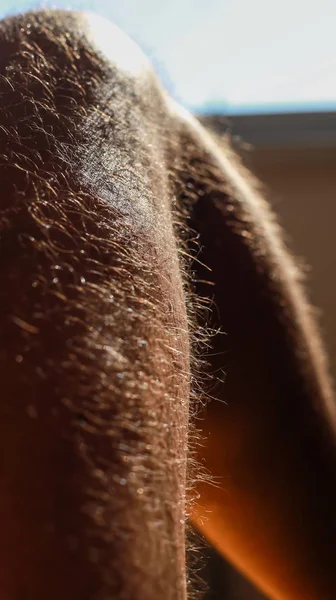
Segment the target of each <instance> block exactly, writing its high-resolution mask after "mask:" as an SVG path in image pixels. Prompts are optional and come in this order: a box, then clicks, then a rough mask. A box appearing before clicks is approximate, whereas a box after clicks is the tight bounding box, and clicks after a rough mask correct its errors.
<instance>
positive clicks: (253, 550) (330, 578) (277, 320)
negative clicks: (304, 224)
mask: <svg viewBox="0 0 336 600" xmlns="http://www.w3.org/2000/svg"><path fill="white" fill-rule="evenodd" d="M179 118H180V119H181V121H180V122H181V129H180V135H181V140H182V141H181V144H180V148H181V156H180V157H179V161H178V164H179V179H180V181H182V185H181V188H182V190H184V196H185V197H184V204H187V206H188V207H189V210H190V213H191V226H192V228H193V230H194V231H196V232H197V233H198V236H199V244H198V246H197V248H196V252H197V254H196V257H197V260H196V261H195V262H194V264H193V265H192V269H193V270H194V271H195V280H196V281H195V287H196V292H197V294H199V296H200V297H201V298H202V299H203V300H202V302H203V303H204V302H208V304H209V303H210V308H211V311H210V312H211V319H210V322H209V321H208V325H211V326H212V329H213V331H218V333H217V334H215V335H214V334H213V335H212V337H211V338H210V340H209V345H210V346H211V350H210V351H209V352H208V354H206V353H205V359H206V360H207V361H208V363H209V365H210V370H211V372H212V373H214V374H215V378H214V379H215V381H216V379H217V383H216V385H214V383H213V382H212V389H211V394H212V396H213V399H212V400H211V401H210V403H209V405H208V408H207V410H206V413H205V415H204V421H203V430H204V434H205V435H206V437H207V444H206V447H205V448H203V451H202V452H201V450H200V455H201V457H202V460H204V461H205V463H206V465H207V467H208V469H209V470H211V473H212V475H213V476H214V477H215V482H214V484H213V485H211V486H210V485H208V484H206V483H203V484H201V485H200V486H199V491H200V493H201V504H203V506H204V507H205V508H206V512H203V511H202V510H201V511H197V509H196V508H197V507H196V508H195V511H194V513H193V518H194V522H195V523H196V524H197V526H198V527H199V528H200V529H201V531H203V532H204V534H205V535H206V536H207V537H208V539H209V540H210V541H211V542H212V543H214V544H215V545H216V546H217V548H218V549H220V550H221V551H222V552H224V553H225V554H226V555H227V556H228V557H229V558H230V559H231V560H232V561H233V562H234V563H235V564H236V565H237V566H238V567H239V568H240V569H242V570H243V571H244V572H245V573H247V574H248V575H249V576H250V577H251V578H252V579H253V580H254V581H255V582H256V583H257V584H259V585H260V586H261V587H262V588H263V589H264V590H265V592H266V594H267V595H269V596H270V597H271V598H274V599H276V600H303V599H304V600H308V599H309V600H318V599H320V598H323V599H325V600H327V599H328V600H332V599H333V598H334V597H335V588H336V576H335V569H334V556H335V552H336V529H335V524H336V521H335V502H336V454H335V441H336V437H335V436H336V428H335V423H336V419H335V399H334V395H333V390H332V386H331V383H330V380H329V377H328V373H327V369H326V365H325V359H324V354H323V349H322V345H321V342H320V339H319V334H318V331H317V328H316V326H315V323H314V320H313V317H312V315H311V311H310V308H309V306H308V304H307V301H306V299H305V297H304V294H303V291H302V289H301V285H300V282H299V275H298V269H297V267H296V265H295V264H294V262H293V261H292V259H291V257H290V256H289V255H288V253H287V251H286V249H285V248H284V245H283V243H282V240H281V232H280V231H279V228H278V226H277V225H276V223H275V222H274V219H273V217H272V215H270V214H269V211H268V208H267V206H266V204H265V203H264V202H263V200H262V199H261V198H260V196H259V194H258V192H257V191H256V190H255V189H254V187H253V184H252V183H251V182H250V179H251V178H250V176H249V174H248V173H246V172H244V170H243V169H242V167H240V166H239V164H238V161H237V159H236V158H235V157H234V156H233V154H232V153H231V152H230V150H229V149H228V148H227V147H224V148H221V147H220V142H217V141H215V140H213V139H212V138H211V137H210V136H209V135H208V134H207V133H206V132H205V131H204V130H203V129H202V128H201V127H200V126H199V125H198V124H197V123H196V122H195V121H194V120H192V119H191V118H186V117H184V116H182V117H181V116H180V117H179ZM186 184H188V187H186ZM186 190H191V192H192V193H189V194H188V192H187V193H186ZM194 238H195V235H194ZM191 249H192V245H191ZM194 251H195V249H194ZM218 374H219V376H218V377H217V375H218ZM216 400H217V401H216ZM216 484H217V485H216Z"/></svg>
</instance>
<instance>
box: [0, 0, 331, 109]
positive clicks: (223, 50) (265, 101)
mask: <svg viewBox="0 0 336 600" xmlns="http://www.w3.org/2000/svg"><path fill="white" fill-rule="evenodd" d="M39 6H49V7H50V6H52V7H62V8H77V9H78V8H83V9H89V10H95V11H96V12H98V13H99V14H101V15H103V16H105V17H107V18H109V19H110V20H112V21H114V23H116V24H117V25H119V27H121V28H122V29H123V30H124V31H125V32H126V33H128V34H129V35H130V36H131V37H132V38H133V39H135V41H137V42H138V43H139V44H140V46H141V47H142V48H143V49H144V51H145V53H146V54H147V55H149V57H150V58H151V60H152V62H153V63H154V65H155V67H156V69H157V70H158V72H159V74H160V76H161V78H162V79H163V81H164V83H165V85H166V86H167V87H168V88H169V90H170V92H171V93H172V94H173V96H174V97H175V98H176V99H177V100H179V101H180V102H182V104H184V105H185V106H186V107H187V108H189V109H192V110H194V111H197V112H216V113H217V112H222V113H225V114H235V113H236V114H237V113H251V112H279V111H280V112H284V111H289V110H295V111H297V110H326V109H336V33H335V29H336V0H319V1H318V2H317V1H316V0H314V1H312V0H281V1H278V2H275V1H274V0H169V1H168V0H68V2H65V1H62V0H56V1H55V0H54V1H53V2H44V3H43V4H41V3H39V2H34V1H31V0H0V17H3V16H5V15H6V14H10V13H14V12H20V11H23V10H26V9H28V8H32V7H39Z"/></svg>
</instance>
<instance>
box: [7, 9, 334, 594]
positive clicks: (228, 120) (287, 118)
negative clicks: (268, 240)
mask: <svg viewBox="0 0 336 600" xmlns="http://www.w3.org/2000/svg"><path fill="white" fill-rule="evenodd" d="M41 6H44V7H46V6H48V7H62V8H80V9H83V8H85V9H89V10H94V11H96V12H98V13H100V14H102V15H104V16H106V17H108V18H109V19H111V20H113V21H114V22H115V23H116V24H117V25H119V26H120V27H121V28H122V29H123V30H124V31H125V32H126V33H128V34H129V35H130V36H131V37H132V38H133V39H135V41H137V42H138V44H139V45H140V46H141V47H142V48H143V49H144V51H145V53H146V54H147V55H148V56H149V57H150V59H151V60H152V62H153V64H154V66H155V68H156V70H157V72H158V74H159V76H160V77H161V79H162V81H163V82H164V84H165V86H166V87H167V88H168V89H169V91H170V93H171V94H172V95H173V96H174V97H175V98H176V99H177V100H179V101H180V102H181V103H182V104H183V105H184V106H186V107H187V108H189V109H190V110H192V111H193V112H195V113H197V114H198V115H199V116H200V117H201V118H202V120H203V122H204V123H205V125H206V126H208V127H210V128H212V129H214V130H215V131H217V132H218V133H223V134H229V135H230V136H231V138H232V142H233V144H234V146H235V147H236V149H237V151H238V152H239V153H240V154H241V155H242V157H243V160H244V162H245V163H246V164H247V165H248V166H249V168H250V169H251V170H252V171H253V172H254V173H255V174H256V175H257V176H258V177H259V178H260V179H261V180H262V181H263V182H264V184H265V185H264V188H265V193H266V195H267V198H268V199H269V201H270V203H271V204H272V206H273V208H274V210H275V211H276V212H277V214H278V215H279V219H280V221H281V223H282V225H283V227H284V229H285V232H286V237H287V242H288V244H289V246H290V247H291V248H292V250H293V251H294V253H295V254H296V255H297V256H299V257H300V259H302V260H303V261H304V263H305V264H306V265H307V267H306V273H307V287H308V291H309V293H310V298H311V300H312V302H313V304H314V305H315V306H316V307H317V308H318V312H319V315H320V324H321V327H322V331H323V335H324V338H325V341H326V344H327V348H328V350H329V355H330V361H331V370H332V372H333V373H334V374H335V373H336V314H335V311H334V305H335V299H336V282H335V277H334V269H335V267H336V235H335V222H336V198H335V189H336V169H335V166H336V165H335V163H336V35H335V24H336V2H335V1H334V0H319V2H314V1H312V0H281V2H270V1H269V0H254V1H253V2H251V0H170V2H163V0H122V1H121V0H70V1H69V2H61V1H56V2H52V3H48V2H46V3H43V4H41V3H36V2H31V1H25V0H1V4H0V17H3V16H5V15H7V14H10V13H14V12H20V11H23V10H27V9H28V8H36V7H41ZM203 553H204V557H205V559H204V561H203V562H204V564H205V567H204V568H203V569H202V570H201V573H200V575H201V577H203V579H204V580H206V581H207V583H208V589H209V591H208V592H207V594H206V600H262V599H263V600H265V599H264V597H263V596H261V595H260V594H259V593H258V592H257V591H256V590H255V589H254V588H253V587H252V586H251V585H250V584H249V583H248V582H247V581H246V580H245V579H244V578H243V577H242V576H240V575H239V574H238V573H237V572H236V571H235V570H234V569H232V568H231V567H230V566H229V565H228V564H227V563H226V562H225V561H224V559H223V558H221V557H219V556H218V555H217V554H216V553H215V551H214V550H212V549H211V548H206V547H205V548H204V551H203Z"/></svg>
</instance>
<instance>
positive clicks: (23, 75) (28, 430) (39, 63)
mask: <svg viewBox="0 0 336 600" xmlns="http://www.w3.org/2000/svg"><path fill="white" fill-rule="evenodd" d="M0 46H1V48H0V50H1V51H0V63H1V64H0V74H1V77H0V95H1V101H0V155H1V162H0V174H1V190H0V257H1V258H0V260H1V276H2V285H1V288H0V341H1V346H0V368H1V381H2V395H1V405H0V406H1V421H0V440H1V442H0V443H1V454H0V456H2V459H1V462H0V481H1V495H0V524H1V531H2V536H1V545H0V565H1V567H0V595H1V597H4V598H6V599H7V598H8V600H42V599H45V598H48V599H50V600H56V599H59V598H63V599H65V600H67V599H69V600H70V598H71V600H85V599H87V600H91V599H92V600H107V599H108V600H110V599H112V598H113V599H117V600H154V599H155V600H156V599H158V598H160V599H162V600H163V599H164V600H185V598H186V594H187V591H186V579H187V577H186V569H185V563H186V559H185V519H186V515H187V514H188V513H191V518H192V520H193V521H194V523H195V524H196V525H197V526H198V528H199V529H200V530H201V531H202V532H203V533H204V534H205V535H206V536H207V537H208V538H209V540H210V541H212V542H213V543H214V544H215V545H216V546H217V548H218V549H219V550H220V551H221V552H223V553H225V554H226V555H227V556H228V557H229V558H230V559H231V560H232V561H233V562H235V563H236V564H237V565H238V566H239V567H240V568H241V569H242V570H244V571H245V572H246V573H247V574H248V575H249V576H250V577H251V578H252V579H254V581H256V582H257V583H258V584H259V585H260V586H261V587H263V589H264V590H266V591H267V592H268V593H269V595H270V596H271V598H274V599H275V600H303V599H305V600H320V599H321V598H323V600H332V598H334V589H336V575H335V569H334V567H333V556H335V550H336V548H335V546H336V532H335V516H334V506H335V505H336V497H335V496H336V487H335V477H336V475H335V473H336V468H335V467H336V463H335V449H334V446H335V429H334V426H335V405H334V399H333V393H332V390H331V387H330V382H329V379H328V375H327V373H326V368H325V365H324V358H323V352H322V350H321V348H320V342H319V336H318V333H317V332H316V330H315V326H314V323H313V320H312V317H311V315H310V313H309V308H308V307H307V305H306V302H305V299H304V296H303V294H302V291H301V288H300V285H299V283H298V281H297V280H298V275H297V270H296V267H295V266H294V264H293V263H292V260H291V259H290V257H289V256H288V255H287V253H286V250H285V249H284V248H283V245H282V242H281V233H280V232H279V230H278V228H277V226H276V225H275V224H274V222H273V218H272V216H271V215H269V211H268V208H267V206H266V205H265V204H264V203H263V201H262V200H260V198H259V197H258V194H257V193H256V192H255V191H254V190H253V186H252V184H250V176H249V175H248V174H247V173H245V172H244V171H243V170H242V168H241V167H239V166H238V165H237V161H236V159H235V157H234V156H232V154H231V152H230V150H229V149H228V148H226V147H223V148H222V147H220V142H217V141H215V140H213V139H212V138H211V137H210V136H209V135H208V134H207V133H206V132H205V131H204V130H203V128H202V127H201V126H200V125H199V124H198V122H196V120H194V119H192V118H191V117H190V116H189V115H188V114H186V113H185V112H184V111H183V110H182V109H180V108H179V107H178V106H176V105H175V103H174V102H173V101H172V100H170V99H169V97H168V96H167V94H166V93H165V92H164V90H163V89H162V88H161V86H160V84H159V83H158V81H157V78H156V76H155V74H154V73H153V71H152V69H151V67H150V66H149V64H148V62H147V60H146V59H145V58H144V56H143V55H142V53H141V52H140V50H139V49H138V48H137V47H136V46H134V44H133V43H132V42H131V41H130V40H128V39H127V38H126V37H125V36H123V34H121V32H119V31H118V30H117V29H116V28H114V27H113V26H112V25H110V24H108V23H107V22H106V21H104V20H100V19H99V18H97V17H95V16H93V15H90V14H84V13H75V12H62V11H56V12H42V11H39V12H36V13H27V14H25V15H19V16H16V17H11V18H7V19H5V20H4V21H2V22H1V23H0ZM197 237H198V240H197V241H195V239H196V238H197ZM185 256H187V257H189V258H185ZM203 304H205V305H207V306H208V308H207V309H206V310H201V309H200V306H201V305H203ZM202 328H204V331H206V330H207V329H209V328H211V329H212V330H214V331H217V333H216V334H213V335H212V336H210V337H209V341H208V344H206V345H205V348H206V349H205V350H202V353H201V354H202V356H201V358H202V359H204V360H203V366H202V369H203V370H204V371H206V370H207V369H208V370H209V374H214V373H218V372H219V371H221V370H223V369H224V370H225V371H226V372H227V377H226V381H225V383H223V382H222V377H216V375H213V377H212V379H213V381H212V383H210V384H209V390H210V392H209V390H207V387H206V385H204V394H205V395H206V394H207V393H211V396H212V399H211V401H210V403H209V404H208V406H207V408H206V409H205V412H204V415H202V416H203V420H200V421H199V424H200V426H201V428H202V431H203V433H204V434H205V436H206V442H202V444H200V445H199V446H198V449H197V451H198V454H199V455H200V456H199V458H200V462H203V463H204V462H205V465H206V468H207V469H208V471H209V472H211V474H212V475H213V476H214V482H215V483H216V485H210V484H209V483H206V482H205V481H204V482H199V483H198V491H199V492H200V500H199V501H198V503H197V505H194V507H190V508H188V507H186V490H188V489H189V488H190V485H191V483H192V482H190V481H188V478H187V472H188V469H187V463H188V457H189V455H190V456H191V455H192V452H194V451H195V449H193V448H192V447H190V446H191V445H192V442H191V438H192V437H194V435H193V434H192V435H191V433H190V432H191V431H192V429H191V424H190V423H189V414H190V413H191V414H194V412H195V403H196V400H195V394H196V390H197V384H196V385H195V384H194V383H193V381H194V380H195V377H196V378H197V375H198V374H199V375H200V376H201V373H198V371H197V362H195V359H194V356H193V353H194V352H195V347H196V342H197V338H199V337H200V336H199V335H198V333H197V331H198V330H200V329H202ZM223 332H226V334H227V335H223ZM190 364H191V368H190ZM200 369H201V367H200V366H199V367H198V370H200ZM214 382H215V383H214ZM190 398H191V401H190V402H189V399H190ZM216 399H217V400H220V402H218V401H216ZM190 405H191V406H190ZM188 438H190V439H189V440H188ZM202 507H203V508H202ZM204 509H205V510H204Z"/></svg>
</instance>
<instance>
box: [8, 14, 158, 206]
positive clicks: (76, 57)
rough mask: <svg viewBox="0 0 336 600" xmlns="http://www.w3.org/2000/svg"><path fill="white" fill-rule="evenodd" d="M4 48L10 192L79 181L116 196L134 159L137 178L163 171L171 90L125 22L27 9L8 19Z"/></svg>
mask: <svg viewBox="0 0 336 600" xmlns="http://www.w3.org/2000/svg"><path fill="white" fill-rule="evenodd" d="M0 54H1V58H0V95H1V107H0V153H1V155H2V157H3V160H2V165H1V170H2V175H3V177H2V179H3V180H4V179H5V180H6V186H7V189H6V190H4V189H3V190H2V191H3V193H2V197H4V196H5V195H6V197H7V198H8V197H9V196H10V195H11V194H12V193H13V190H14V188H15V190H16V192H22V193H24V194H25V195H26V196H27V190H28V189H29V190H30V189H32V187H33V186H35V187H36V186H37V187H38V188H41V185H42V182H43V186H44V188H45V189H46V186H47V187H48V186H49V190H51V188H52V189H53V190H54V191H55V189H56V193H58V190H57V185H58V187H59V188H60V187H62V189H64V187H65V186H66V187H69V186H70V187H71V186H74V185H75V181H77V183H78V182H79V185H80V186H82V187H87V188H88V187H90V192H91V191H92V189H93V191H94V192H97V190H98V189H99V194H100V195H101V196H103V197H107V196H109V195H110V191H111V188H112V187H113V186H114V187H115V186H116V185H117V181H119V182H120V181H121V179H122V178H121V177H120V172H119V173H117V172H116V171H117V167H119V166H120V165H121V171H122V170H123V167H122V165H123V164H124V163H125V162H126V159H125V157H126V156H127V157H128V160H127V162H128V164H133V165H134V164H135V163H137V167H136V175H135V179H137V180H138V178H139V172H140V171H141V169H142V170H143V172H145V170H146V169H147V171H148V170H149V171H151V172H153V173H154V172H157V164H156V165H155V164H154V163H155V162H156V163H157V158H155V154H156V156H158V155H159V154H162V152H161V144H162V139H164V136H162V135H160V139H159V137H158V134H157V132H158V130H159V129H160V131H162V128H163V127H164V125H163V122H164V118H162V114H163V115H164V110H162V104H163V102H164V99H163V98H164V94H163V92H162V91H161V88H160V85H159V83H158V81H157V78H156V76H155V74H154V72H153V70H152V69H151V67H150V65H149V63H148V61H147V59H146V58H145V57H144V55H143V53H142V52H141V50H140V49H139V48H138V47H137V46H136V44H134V43H133V42H132V41H131V40H130V39H129V38H128V37H127V36H126V35H124V34H123V33H122V32H120V31H119V30H118V28H117V27H115V26H114V25H112V24H110V23H109V22H108V21H106V20H105V19H103V18H101V17H98V16H96V15H94V14H90V13H82V12H71V11H36V12H28V13H26V14H23V15H16V16H12V17H8V18H6V19H4V20H3V21H1V22H0ZM154 138H155V139H154ZM159 146H160V148H159ZM154 147H155V148H154ZM157 150H158V151H157ZM116 175H117V176H116ZM112 182H113V185H112ZM136 185H137V187H139V181H137V182H136ZM117 195H118V194H117V193H116V194H114V196H115V197H116V196H117ZM3 202H4V200H2V205H3Z"/></svg>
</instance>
